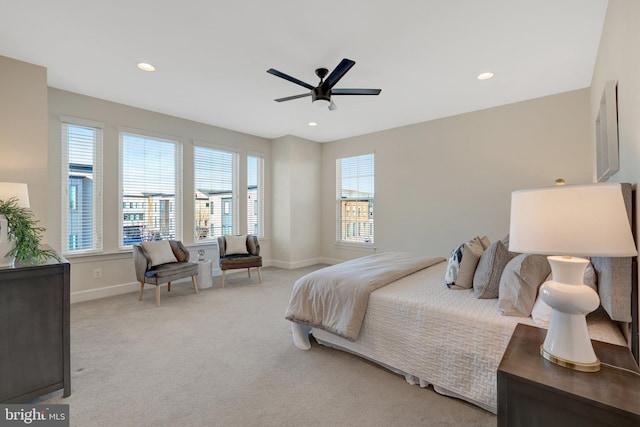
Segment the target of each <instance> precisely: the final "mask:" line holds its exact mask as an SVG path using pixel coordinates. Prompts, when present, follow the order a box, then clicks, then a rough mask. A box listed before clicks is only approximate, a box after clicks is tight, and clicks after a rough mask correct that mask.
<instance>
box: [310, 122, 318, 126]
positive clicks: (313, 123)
mask: <svg viewBox="0 0 640 427" xmlns="http://www.w3.org/2000/svg"><path fill="white" fill-rule="evenodd" d="M309 126H318V124H317V123H316V122H309Z"/></svg>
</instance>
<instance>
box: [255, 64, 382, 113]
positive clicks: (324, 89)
mask: <svg viewBox="0 0 640 427" xmlns="http://www.w3.org/2000/svg"><path fill="white" fill-rule="evenodd" d="M355 64H356V63H355V61H352V60H350V59H347V58H344V59H343V60H342V61H340V63H339V64H338V66H337V67H336V68H335V69H334V70H333V71H332V72H331V74H329V70H328V69H326V68H318V69H316V75H317V76H318V77H319V78H320V83H318V86H316V87H314V86H312V85H310V84H309V83H305V82H303V81H302V80H298V79H296V78H295V77H291V76H290V75H288V74H285V73H283V72H280V71H278V70H275V69H273V68H269V69H268V70H267V73H269V74H273V75H274V76H276V77H280V78H282V79H285V80H287V81H290V82H291V83H295V84H297V85H299V86H302V87H304V88H306V89H309V92H307V93H303V94H300V95H293V96H287V97H285V98H278V99H275V101H276V102H284V101H291V100H293V99H298V98H305V97H307V96H311V102H312V103H313V104H314V105H318V106H320V107H328V108H329V111H333V110H336V109H337V108H338V107H336V104H334V102H333V100H332V99H331V95H379V94H380V92H382V89H333V87H334V86H335V85H336V83H338V82H339V81H340V79H342V77H344V75H345V74H346V73H347V71H349V70H350V69H351V67H353V66H354V65H355ZM327 74H329V77H327ZM325 77H327V78H326V80H325Z"/></svg>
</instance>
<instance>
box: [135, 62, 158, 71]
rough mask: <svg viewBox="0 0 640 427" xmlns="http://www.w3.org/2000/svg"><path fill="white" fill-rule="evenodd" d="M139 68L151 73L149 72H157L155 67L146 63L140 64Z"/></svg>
mask: <svg viewBox="0 0 640 427" xmlns="http://www.w3.org/2000/svg"><path fill="white" fill-rule="evenodd" d="M138 68H140V69H141V70H142V71H149V72H151V71H155V70H156V67H154V66H153V65H151V64H147V63H146V62H139V63H138Z"/></svg>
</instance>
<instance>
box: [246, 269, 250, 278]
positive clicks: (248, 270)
mask: <svg viewBox="0 0 640 427" xmlns="http://www.w3.org/2000/svg"><path fill="white" fill-rule="evenodd" d="M247 272H248V273H249V279H251V268H247Z"/></svg>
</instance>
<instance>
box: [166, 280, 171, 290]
mask: <svg viewBox="0 0 640 427" xmlns="http://www.w3.org/2000/svg"><path fill="white" fill-rule="evenodd" d="M167 292H171V282H167Z"/></svg>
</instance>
